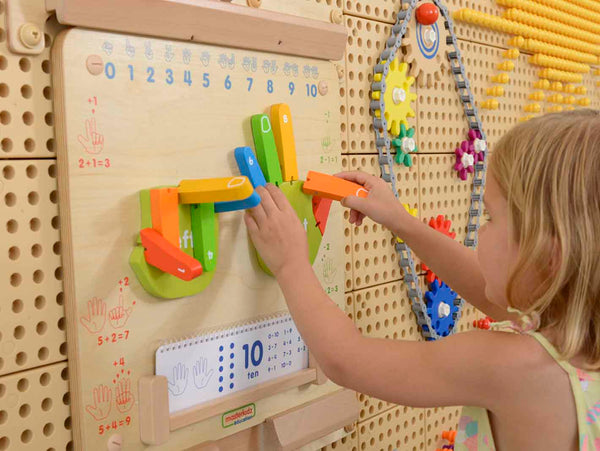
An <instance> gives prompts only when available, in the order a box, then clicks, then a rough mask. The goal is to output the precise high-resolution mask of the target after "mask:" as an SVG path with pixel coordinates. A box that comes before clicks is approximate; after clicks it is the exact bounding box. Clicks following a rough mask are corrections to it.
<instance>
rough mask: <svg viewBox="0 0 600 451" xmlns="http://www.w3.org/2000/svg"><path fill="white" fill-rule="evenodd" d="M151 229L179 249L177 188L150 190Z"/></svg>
mask: <svg viewBox="0 0 600 451" xmlns="http://www.w3.org/2000/svg"><path fill="white" fill-rule="evenodd" d="M150 212H151V215H152V228H153V229H154V230H156V231H157V232H158V233H159V234H160V235H162V236H163V237H164V238H165V239H166V240H167V241H168V242H169V243H171V244H172V245H173V246H175V247H177V248H179V196H178V192H177V188H155V189H151V190H150Z"/></svg>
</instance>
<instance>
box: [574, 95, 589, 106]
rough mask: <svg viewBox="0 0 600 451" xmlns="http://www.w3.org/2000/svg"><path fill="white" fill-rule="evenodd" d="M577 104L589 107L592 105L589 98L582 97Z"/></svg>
mask: <svg viewBox="0 0 600 451" xmlns="http://www.w3.org/2000/svg"><path fill="white" fill-rule="evenodd" d="M577 104H578V105H581V106H590V105H591V104H592V101H591V100H590V99H589V98H587V97H584V98H583V99H579V100H578V101H577Z"/></svg>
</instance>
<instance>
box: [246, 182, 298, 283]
mask: <svg viewBox="0 0 600 451" xmlns="http://www.w3.org/2000/svg"><path fill="white" fill-rule="evenodd" d="M256 192H257V193H258V194H259V196H260V198H261V202H260V204H258V205H257V206H256V207H254V208H251V209H250V210H246V213H245V215H244V222H245V223H246V227H247V228H248V233H249V234H250V238H251V239H252V242H253V243H254V247H255V248H256V250H257V251H258V253H259V254H260V256H261V258H262V259H263V261H264V262H265V263H266V265H267V266H268V267H269V269H270V270H271V272H272V273H273V275H274V276H275V277H277V275H278V274H279V273H280V272H281V270H282V269H283V268H284V267H285V266H286V265H287V264H291V265H293V264H298V263H304V262H306V263H308V262H309V260H308V241H307V239H306V232H305V230H304V227H302V224H301V223H300V220H299V219H298V216H297V215H296V211H295V210H294V209H293V208H292V206H291V205H290V203H289V201H288V200H287V197H285V195H284V194H283V192H282V191H281V190H280V189H279V188H277V187H276V186H274V185H272V184H270V183H269V184H267V185H266V187H262V186H259V187H258V188H256ZM309 266H310V264H309Z"/></svg>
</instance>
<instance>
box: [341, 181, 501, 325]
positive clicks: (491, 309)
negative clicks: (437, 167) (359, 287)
mask: <svg viewBox="0 0 600 451" xmlns="http://www.w3.org/2000/svg"><path fill="white" fill-rule="evenodd" d="M337 176H338V177H340V178H343V179H345V180H350V181H352V182H355V183H359V184H361V185H364V186H365V188H367V189H368V190H369V196H368V197H367V198H359V197H356V196H350V197H347V198H346V199H344V200H343V204H344V205H345V206H346V207H349V208H351V209H352V210H351V212H350V222H352V223H354V224H356V225H360V224H361V223H362V220H363V218H364V217H365V216H368V217H370V218H371V219H373V220H374V221H375V222H378V223H380V224H382V225H383V226H385V227H386V228H388V229H389V230H391V231H392V232H393V233H394V234H395V235H397V236H399V237H400V238H402V239H403V240H404V241H405V242H406V244H407V245H408V246H409V247H410V248H411V249H412V251H413V252H414V253H415V254H416V255H418V256H419V258H420V259H421V260H423V261H424V262H425V263H427V265H428V266H429V267H430V268H431V270H432V271H433V272H435V273H436V274H437V275H438V276H439V277H440V279H441V280H443V281H444V282H446V283H447V284H448V285H449V286H450V287H451V288H452V289H453V290H454V291H456V292H457V293H458V294H459V295H460V296H461V297H462V298H464V299H466V300H467V301H468V302H469V303H470V304H471V305H473V306H475V307H476V308H477V309H478V310H480V311H481V312H483V313H484V314H486V315H488V316H490V317H492V318H494V320H496V321H503V320H506V319H511V318H512V316H511V315H510V314H509V313H508V312H507V311H506V310H504V309H502V308H500V307H498V306H497V305H495V304H493V303H491V302H490V301H488V299H487V297H486V295H485V282H484V280H483V276H482V275H481V270H480V268H479V261H478V260H477V254H476V252H475V251H473V250H471V249H469V248H467V247H465V246H463V245H462V244H461V243H459V242H457V241H455V240H453V239H452V238H450V237H447V236H446V235H444V234H442V233H439V232H437V231H436V230H434V229H432V228H431V227H429V226H427V225H426V224H423V223H422V222H421V221H420V220H419V219H417V218H415V217H413V216H411V215H410V214H408V213H407V212H406V210H405V209H404V207H402V206H401V205H400V203H399V202H398V201H397V200H396V198H395V197H394V194H393V193H392V191H391V190H390V188H389V187H388V185H387V183H385V182H384V181H383V180H381V179H380V178H378V177H375V176H373V175H369V174H366V173H364V172H358V171H356V172H342V173H340V174H337Z"/></svg>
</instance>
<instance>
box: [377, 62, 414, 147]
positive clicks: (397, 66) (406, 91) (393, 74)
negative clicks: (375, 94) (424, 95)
mask: <svg viewBox="0 0 600 451" xmlns="http://www.w3.org/2000/svg"><path fill="white" fill-rule="evenodd" d="M407 70H408V64H406V63H400V62H399V61H398V60H397V59H394V61H392V63H391V64H390V70H389V72H388V74H387V76H386V77H385V84H386V90H385V94H384V96H383V101H384V102H385V120H386V121H387V126H388V130H389V131H390V132H391V133H392V135H395V136H398V135H399V134H400V124H402V123H404V125H405V126H406V128H408V123H407V122H406V118H407V117H415V112H414V110H413V109H412V107H411V106H410V104H411V102H414V101H415V100H417V95H416V94H415V93H413V92H411V91H410V87H411V86H412V85H413V84H414V83H415V78H414V77H407V76H406V71H407Z"/></svg>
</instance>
